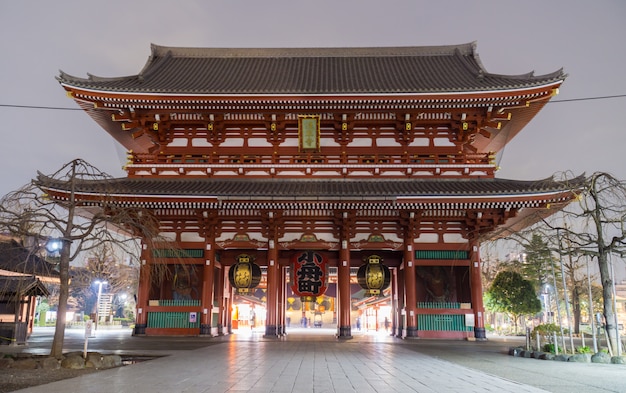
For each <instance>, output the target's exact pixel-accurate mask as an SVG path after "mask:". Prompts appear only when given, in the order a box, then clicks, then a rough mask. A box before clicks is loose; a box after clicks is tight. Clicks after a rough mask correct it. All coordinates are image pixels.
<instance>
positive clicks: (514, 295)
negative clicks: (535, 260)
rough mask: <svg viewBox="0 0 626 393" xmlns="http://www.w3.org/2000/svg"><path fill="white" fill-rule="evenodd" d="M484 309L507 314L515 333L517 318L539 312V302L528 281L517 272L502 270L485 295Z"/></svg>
mask: <svg viewBox="0 0 626 393" xmlns="http://www.w3.org/2000/svg"><path fill="white" fill-rule="evenodd" d="M485 307H486V308H487V309H488V310H490V311H493V312H502V313H505V314H508V315H509V316H510V317H511V319H513V323H514V324H515V332H517V331H518V320H519V318H520V317H521V316H524V315H533V314H536V313H538V312H539V311H541V302H540V301H539V299H538V298H537V295H536V293H535V289H534V288H533V284H532V283H531V282H530V281H528V280H526V279H524V277H522V275H521V274H519V273H517V272H514V271H511V270H503V271H501V272H500V273H498V275H497V276H496V278H495V279H494V280H493V283H492V284H491V287H490V288H489V290H488V291H487V293H486V296H485Z"/></svg>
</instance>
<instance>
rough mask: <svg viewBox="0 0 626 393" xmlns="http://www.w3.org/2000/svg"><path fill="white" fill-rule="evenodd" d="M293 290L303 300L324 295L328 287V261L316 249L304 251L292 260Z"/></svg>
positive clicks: (291, 277)
mask: <svg viewBox="0 0 626 393" xmlns="http://www.w3.org/2000/svg"><path fill="white" fill-rule="evenodd" d="M291 262H292V263H291V271H290V279H291V290H292V291H293V293H294V294H295V295H297V296H300V298H302V299H303V301H312V300H314V299H315V298H316V297H317V296H322V295H323V294H324V293H326V289H327V288H328V274H327V268H326V266H327V264H328V261H327V260H326V257H324V255H322V254H320V253H318V252H316V251H303V252H301V253H299V254H296V255H294V256H293V258H292V260H291Z"/></svg>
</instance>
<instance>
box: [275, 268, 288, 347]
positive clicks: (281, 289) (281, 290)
mask: <svg viewBox="0 0 626 393" xmlns="http://www.w3.org/2000/svg"><path fill="white" fill-rule="evenodd" d="M286 272H287V269H285V267H284V266H279V267H278V273H279V274H278V332H277V333H278V335H279V336H282V335H284V334H285V332H286V330H285V328H286V326H287V325H286V321H285V308H286V306H287V291H286V289H285V286H286V285H287V280H286V278H285V274H286Z"/></svg>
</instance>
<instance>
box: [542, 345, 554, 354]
mask: <svg viewBox="0 0 626 393" xmlns="http://www.w3.org/2000/svg"><path fill="white" fill-rule="evenodd" d="M543 351H544V352H550V353H555V350H554V344H543Z"/></svg>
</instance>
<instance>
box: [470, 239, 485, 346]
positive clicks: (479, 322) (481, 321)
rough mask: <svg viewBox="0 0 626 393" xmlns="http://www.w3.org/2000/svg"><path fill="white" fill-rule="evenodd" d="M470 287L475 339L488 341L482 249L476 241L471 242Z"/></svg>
mask: <svg viewBox="0 0 626 393" xmlns="http://www.w3.org/2000/svg"><path fill="white" fill-rule="evenodd" d="M470 262H471V265H470V285H471V291H472V292H471V293H472V309H473V310H474V337H475V338H476V339H477V340H486V339H487V334H486V331H485V308H484V305H483V284H482V280H481V268H480V247H479V245H478V242H477V241H476V240H472V241H470Z"/></svg>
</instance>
